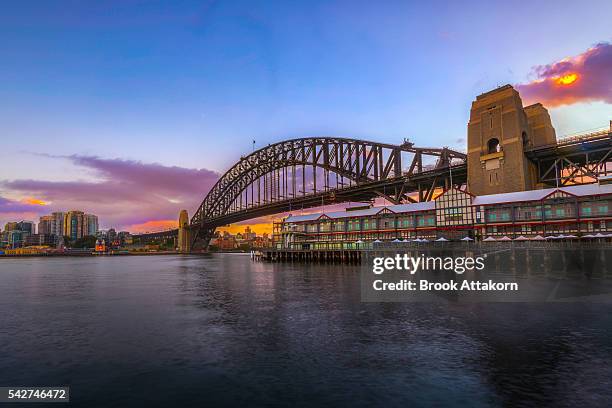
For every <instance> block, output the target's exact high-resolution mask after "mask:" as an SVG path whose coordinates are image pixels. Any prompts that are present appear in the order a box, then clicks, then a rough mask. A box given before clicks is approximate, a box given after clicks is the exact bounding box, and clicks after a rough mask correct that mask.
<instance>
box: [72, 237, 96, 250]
mask: <svg viewBox="0 0 612 408" xmlns="http://www.w3.org/2000/svg"><path fill="white" fill-rule="evenodd" d="M95 246H96V237H94V236H93V235H86V236H84V237H83V238H79V239H77V240H76V241H74V243H73V244H72V248H94V247H95Z"/></svg>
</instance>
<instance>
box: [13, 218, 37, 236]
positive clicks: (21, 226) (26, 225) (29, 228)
mask: <svg viewBox="0 0 612 408" xmlns="http://www.w3.org/2000/svg"><path fill="white" fill-rule="evenodd" d="M17 229H18V230H19V231H23V232H27V233H28V234H34V233H35V232H36V228H35V227H34V222H33V221H19V222H18V223H17Z"/></svg>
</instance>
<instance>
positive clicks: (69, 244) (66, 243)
mask: <svg viewBox="0 0 612 408" xmlns="http://www.w3.org/2000/svg"><path fill="white" fill-rule="evenodd" d="M64 246H65V247H66V248H72V240H71V239H70V237H69V236H68V235H64Z"/></svg>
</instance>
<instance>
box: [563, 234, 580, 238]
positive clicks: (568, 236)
mask: <svg viewBox="0 0 612 408" xmlns="http://www.w3.org/2000/svg"><path fill="white" fill-rule="evenodd" d="M565 238H569V239H574V238H578V237H577V236H575V235H572V234H570V235H566V236H565Z"/></svg>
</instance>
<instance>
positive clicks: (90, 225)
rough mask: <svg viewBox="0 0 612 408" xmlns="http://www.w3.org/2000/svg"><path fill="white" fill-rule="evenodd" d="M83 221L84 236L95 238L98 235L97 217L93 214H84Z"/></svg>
mask: <svg viewBox="0 0 612 408" xmlns="http://www.w3.org/2000/svg"><path fill="white" fill-rule="evenodd" d="M85 219H86V222H87V234H86V235H91V236H96V234H97V233H98V216H97V215H94V214H85Z"/></svg>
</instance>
